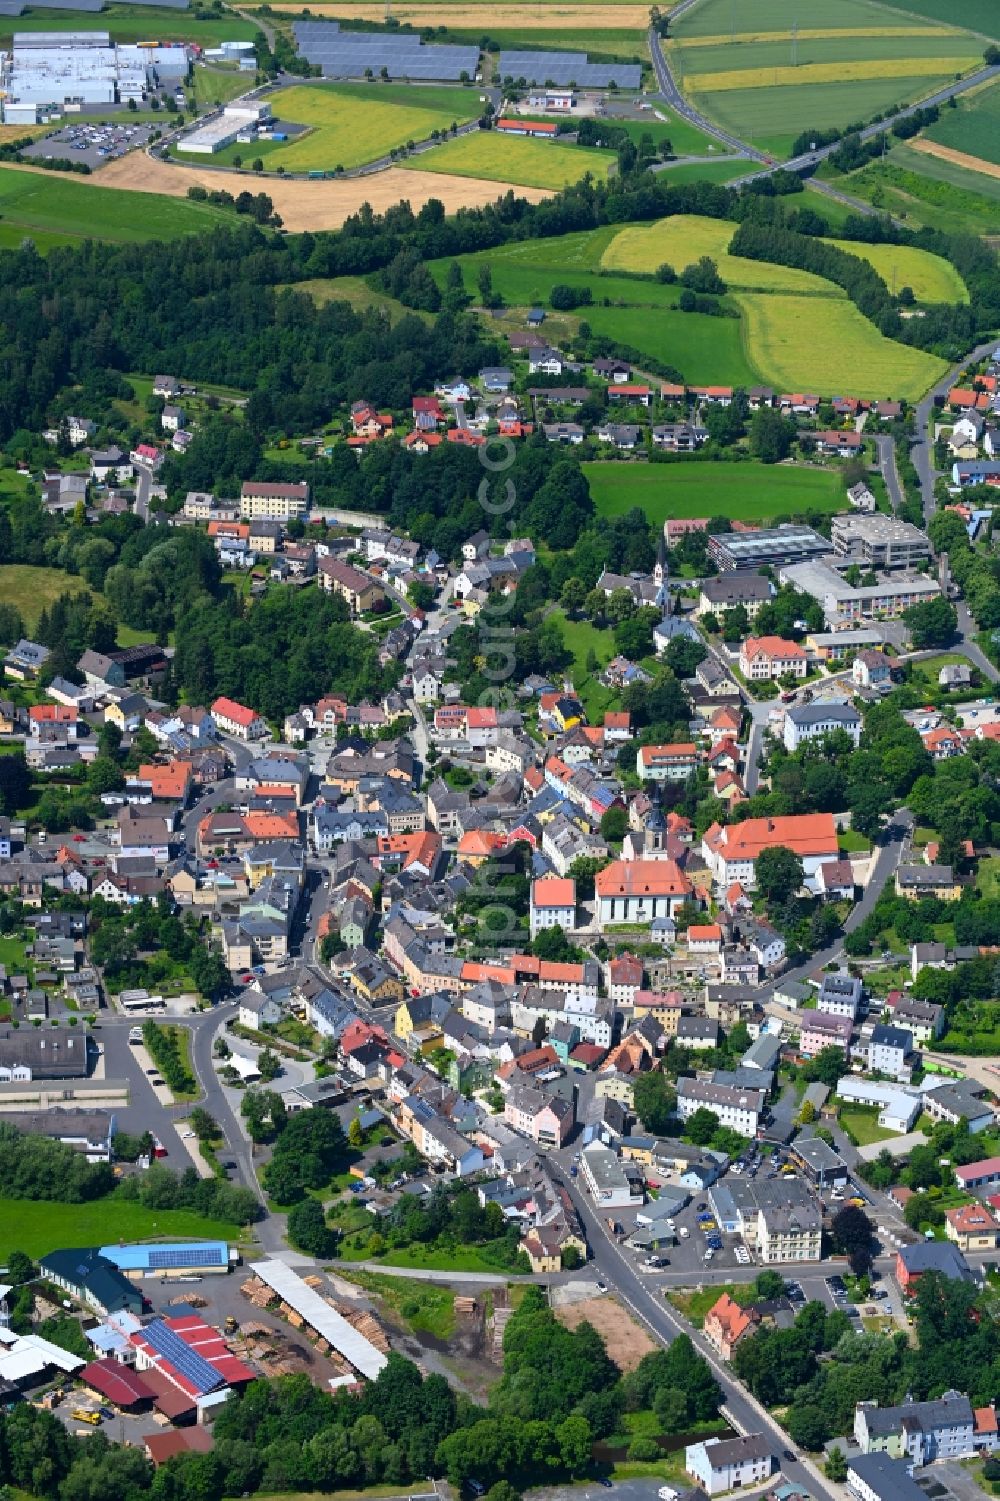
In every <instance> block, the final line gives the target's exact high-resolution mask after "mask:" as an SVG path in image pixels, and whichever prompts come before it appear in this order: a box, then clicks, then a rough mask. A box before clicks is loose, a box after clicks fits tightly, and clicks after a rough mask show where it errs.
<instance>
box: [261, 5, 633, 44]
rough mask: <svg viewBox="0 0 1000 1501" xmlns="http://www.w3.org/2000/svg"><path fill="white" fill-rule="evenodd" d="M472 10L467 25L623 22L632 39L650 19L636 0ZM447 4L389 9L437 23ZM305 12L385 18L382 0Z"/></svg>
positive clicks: (289, 10)
mask: <svg viewBox="0 0 1000 1501" xmlns="http://www.w3.org/2000/svg"><path fill="white" fill-rule="evenodd" d="M272 8H273V9H274V10H275V11H276V12H278V13H279V14H280V13H286V14H290V15H295V16H299V15H301V14H302V8H301V6H299V5H275V6H273V7H272ZM466 9H467V11H468V12H470V13H471V17H472V18H471V19H470V21H469V24H470V25H474V26H480V25H483V26H485V25H486V24H489V25H490V26H491V27H496V28H497V29H501V28H506V29H513V28H514V27H522V28H523V29H524V30H526V31H531V30H536V31H537V30H540V31H548V30H552V29H554V28H556V27H560V26H562V27H566V28H567V29H569V30H574V31H575V30H579V29H581V28H583V27H588V28H589V29H590V30H592V31H618V30H621V29H622V28H623V27H626V28H632V29H633V30H635V31H636V32H637V33H638V36H637V38H636V41H637V43H638V42H639V41H641V39H642V34H643V32H644V31H645V29H646V27H647V26H648V25H649V6H648V5H636V4H635V0H610V3H607V4H604V3H601V0H573V3H572V4H560V3H555V4H547V5H529V4H525V3H524V0H521V3H518V0H513V3H512V4H509V5H506V4H496V3H494V0H471V4H470V5H468V6H467V7H466ZM449 10H450V6H449V5H447V4H446V3H445V0H399V3H397V0H393V7H392V14H393V17H394V18H395V19H396V20H399V21H401V22H409V23H410V24H411V25H412V26H439V25H440V24H441V22H442V21H443V20H444V19H445V16H446V13H447V12H448V11H449ZM309 14H310V15H312V16H321V17H322V16H336V17H337V18H338V19H339V20H342V21H383V20H384V19H385V4H384V0H344V3H343V4H341V3H336V4H332V5H329V4H327V5H324V4H322V3H320V4H318V5H317V4H314V5H312V6H310V9H309ZM453 16H454V11H453V10H451V13H450V15H448V21H449V24H450V25H451V26H453V27H454V26H457V25H458V24H459V23H458V22H457V21H456V20H454V19H452V17H453Z"/></svg>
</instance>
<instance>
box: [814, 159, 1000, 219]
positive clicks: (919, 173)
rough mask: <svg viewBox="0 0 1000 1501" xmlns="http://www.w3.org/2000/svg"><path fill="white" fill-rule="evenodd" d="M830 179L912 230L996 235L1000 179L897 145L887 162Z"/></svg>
mask: <svg viewBox="0 0 1000 1501" xmlns="http://www.w3.org/2000/svg"><path fill="white" fill-rule="evenodd" d="M827 175H828V176H829V180H830V181H831V182H833V183H835V184H838V185H840V186H842V187H843V188H844V189H845V190H846V191H847V192H849V193H854V194H856V195H857V196H858V197H859V198H865V199H867V200H868V202H869V203H872V204H874V205H875V207H876V208H883V209H885V210H887V211H888V212H890V213H893V214H896V215H897V216H898V217H899V218H901V219H903V220H905V221H907V222H909V223H910V224H911V225H913V226H918V225H922V224H926V225H927V226H929V227H930V228H931V229H941V230H944V231H945V232H946V233H947V234H982V235H992V234H995V233H996V227H997V223H998V216H1000V178H995V177H987V176H986V175H985V174H984V173H981V172H972V171H969V170H968V169H967V168H965V167H959V166H955V165H953V163H951V162H945V161H941V160H939V159H938V158H937V157H931V156H925V155H924V154H923V153H922V152H920V151H915V150H914V149H913V148H912V147H911V146H907V145H904V144H900V145H898V146H894V147H893V149H892V150H891V151H890V152H889V155H888V158H887V159H886V161H885V163H882V162H877V163H876V162H873V163H871V164H870V165H869V166H867V167H864V168H862V170H861V171H860V172H852V173H850V174H849V175H848V176H846V177H844V176H838V175H837V174H835V173H834V172H832V171H830V172H829V174H827V173H826V172H824V176H827Z"/></svg>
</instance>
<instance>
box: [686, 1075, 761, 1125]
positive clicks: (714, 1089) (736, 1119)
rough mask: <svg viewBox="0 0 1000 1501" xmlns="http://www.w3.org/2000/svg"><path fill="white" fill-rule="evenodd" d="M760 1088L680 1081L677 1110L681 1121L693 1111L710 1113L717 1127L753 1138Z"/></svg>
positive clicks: (759, 1102)
mask: <svg viewBox="0 0 1000 1501" xmlns="http://www.w3.org/2000/svg"><path fill="white" fill-rule="evenodd" d="M764 1099H765V1094H764V1091H763V1090H762V1089H734V1088H733V1087H732V1086H731V1085H729V1084H711V1083H708V1082H707V1081H705V1080H702V1079H690V1078H680V1079H678V1081H677V1109H678V1112H679V1114H680V1117H681V1120H684V1121H686V1120H688V1119H689V1117H690V1116H692V1115H694V1113H695V1111H696V1110H711V1111H712V1113H713V1115H717V1116H718V1118H719V1124H720V1125H723V1126H728V1127H729V1128H730V1130H732V1131H738V1132H739V1134H740V1135H741V1136H756V1135H757V1126H758V1123H759V1121H760V1117H761V1114H762V1112H763V1109H764Z"/></svg>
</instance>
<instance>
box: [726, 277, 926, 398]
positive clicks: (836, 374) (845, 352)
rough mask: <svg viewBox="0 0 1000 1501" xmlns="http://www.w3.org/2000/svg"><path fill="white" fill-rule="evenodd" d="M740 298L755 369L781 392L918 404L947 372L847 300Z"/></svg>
mask: <svg viewBox="0 0 1000 1501" xmlns="http://www.w3.org/2000/svg"><path fill="white" fill-rule="evenodd" d="M736 301H737V302H738V303H739V306H740V309H741V310H742V313H743V317H744V320H745V325H744V329H745V337H746V341H747V345H748V348H749V350H750V351H751V354H752V358H753V363H754V366H755V367H756V368H757V369H758V370H759V371H760V375H761V379H762V380H763V381H765V382H766V383H767V384H769V385H773V386H775V387H777V388H779V389H780V390H783V391H823V392H829V393H830V394H831V395H832V394H839V393H841V392H844V393H849V394H850V395H852V396H865V397H869V398H871V399H875V400H877V399H880V398H882V397H903V398H905V399H906V400H908V401H916V400H918V399H919V398H920V397H921V396H923V395H925V394H926V392H927V391H928V390H930V388H931V386H932V385H933V384H934V383H935V381H938V380H940V379H941V377H942V376H943V375H944V374H945V372H946V370H947V368H948V367H947V364H946V362H945V361H944V360H939V359H935V357H934V356H933V355H929V354H924V353H923V352H922V351H921V350H919V349H910V348H909V347H908V346H907V345H905V344H897V343H896V342H895V341H894V340H892V339H886V338H884V337H883V336H882V334H880V333H879V332H878V330H877V329H876V328H875V327H874V326H873V325H872V324H871V323H869V322H868V319H867V318H865V317H863V316H862V314H861V313H859V312H858V310H857V308H856V307H855V306H854V304H853V303H852V302H848V301H847V299H846V298H824V299H822V300H821V299H819V298H816V297H808V298H803V297H795V296H788V295H782V294H774V293H772V294H770V295H762V294H759V293H753V292H740V293H737V294H736Z"/></svg>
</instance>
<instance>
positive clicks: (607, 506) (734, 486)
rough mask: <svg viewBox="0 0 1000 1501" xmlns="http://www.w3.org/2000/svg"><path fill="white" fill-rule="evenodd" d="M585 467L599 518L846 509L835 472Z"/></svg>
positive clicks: (747, 516)
mask: <svg viewBox="0 0 1000 1501" xmlns="http://www.w3.org/2000/svg"><path fill="white" fill-rule="evenodd" d="M583 468H584V473H585V474H586V476H587V479H588V481H589V482H590V491H591V494H592V495H593V497H594V505H595V506H596V508H597V514H598V515H599V516H623V515H624V514H625V513H626V511H630V510H632V508H633V507H634V506H639V507H640V508H641V509H642V510H643V511H644V512H645V514H646V516H647V517H648V519H649V520H650V521H651V522H652V523H653V524H654V525H655V526H661V525H662V524H663V522H664V521H666V520H667V519H668V518H670V519H675V518H680V517H687V516H728V517H730V518H732V519H733V520H738V521H754V522H765V521H770V520H772V519H773V518H774V517H775V516H786V515H798V514H801V513H803V512H805V511H825V512H828V513H830V514H831V515H832V514H833V512H834V511H837V510H840V509H842V507H843V483H842V481H841V477H840V475H839V474H838V473H837V472H836V471H835V470H833V469H804V468H799V467H798V466H795V465H791V464H780V465H778V464H774V465H771V464H755V463H745V464H703V463H698V462H695V463H684V462H679V463H676V464H623V463H620V462H615V461H609V462H605V463H601V462H595V463H591V464H584V466H583ZM567 644H569V642H568V641H567Z"/></svg>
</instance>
